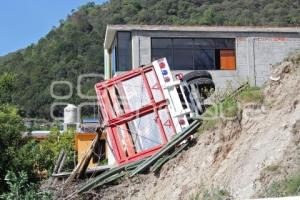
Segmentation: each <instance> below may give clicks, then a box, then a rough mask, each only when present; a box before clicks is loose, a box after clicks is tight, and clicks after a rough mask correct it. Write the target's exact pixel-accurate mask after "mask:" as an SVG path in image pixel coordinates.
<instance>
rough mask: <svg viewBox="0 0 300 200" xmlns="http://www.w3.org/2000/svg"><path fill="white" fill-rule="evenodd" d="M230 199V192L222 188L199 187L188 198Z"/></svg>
mask: <svg viewBox="0 0 300 200" xmlns="http://www.w3.org/2000/svg"><path fill="white" fill-rule="evenodd" d="M224 199H230V193H229V192H228V191H227V190H224V189H212V190H208V189H205V188H201V189H200V190H199V191H198V192H197V193H196V194H195V195H194V196H191V197H190V200H224Z"/></svg>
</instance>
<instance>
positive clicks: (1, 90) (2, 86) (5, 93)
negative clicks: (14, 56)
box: [0, 72, 15, 104]
mask: <svg viewBox="0 0 300 200" xmlns="http://www.w3.org/2000/svg"><path fill="white" fill-rule="evenodd" d="M14 89H15V76H14V75H12V74H11V73H7V72H6V73H4V74H2V75H1V76H0V104H4V103H12V95H13V90H14Z"/></svg>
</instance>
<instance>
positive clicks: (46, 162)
mask: <svg viewBox="0 0 300 200" xmlns="http://www.w3.org/2000/svg"><path fill="white" fill-rule="evenodd" d="M61 150H64V151H66V152H68V157H67V160H66V163H65V166H66V167H70V168H73V166H72V163H73V154H71V152H72V151H73V150H74V130H68V131H66V132H63V133H60V131H59V130H58V129H57V128H54V129H52V130H51V132H50V135H49V136H48V137H47V139H45V140H44V141H42V142H41V143H40V144H39V151H40V152H39V158H38V160H39V166H40V167H41V168H45V169H46V170H47V171H48V173H51V171H52V170H53V166H54V164H55V160H56V158H57V157H58V155H59V153H60V151H61Z"/></svg>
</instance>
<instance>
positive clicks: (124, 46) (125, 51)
mask: <svg viewBox="0 0 300 200" xmlns="http://www.w3.org/2000/svg"><path fill="white" fill-rule="evenodd" d="M131 69H132V57H131V33H130V32H118V33H117V71H128V70H131Z"/></svg>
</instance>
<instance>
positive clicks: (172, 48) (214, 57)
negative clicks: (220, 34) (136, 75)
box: [150, 37, 237, 71]
mask: <svg viewBox="0 0 300 200" xmlns="http://www.w3.org/2000/svg"><path fill="white" fill-rule="evenodd" d="M154 39H170V40H171V47H170V48H171V57H172V60H170V61H169V62H170V63H171V69H172V70H179V71H180V70H182V71H184V70H186V69H174V67H173V66H174V49H181V50H182V49H190V48H188V47H182V48H175V47H174V40H175V39H191V40H192V41H193V44H192V52H193V56H192V57H193V70H214V71H215V70H216V71H219V70H220V71H221V70H222V69H221V66H216V65H217V62H216V50H219V52H220V51H221V50H233V51H234V59H235V67H234V68H235V69H233V70H230V71H234V70H237V69H236V68H237V66H236V63H237V62H236V38H235V37H232V38H225V37H224V38H208V37H151V52H150V54H151V55H150V57H151V60H153V56H152V55H153V49H164V50H167V49H170V48H153V40H154ZM199 39H210V40H213V41H214V48H199V47H198V46H197V45H195V40H199ZM220 39H225V40H226V39H230V40H233V42H234V44H233V48H218V45H217V43H216V41H217V40H220ZM196 50H214V55H213V59H214V63H213V66H211V67H212V68H211V69H197V66H196V65H195V51H196ZM219 62H220V61H219ZM219 65H220V63H219ZM188 70H190V69H188ZM188 70H187V71H188ZM222 71H224V70H222Z"/></svg>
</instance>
